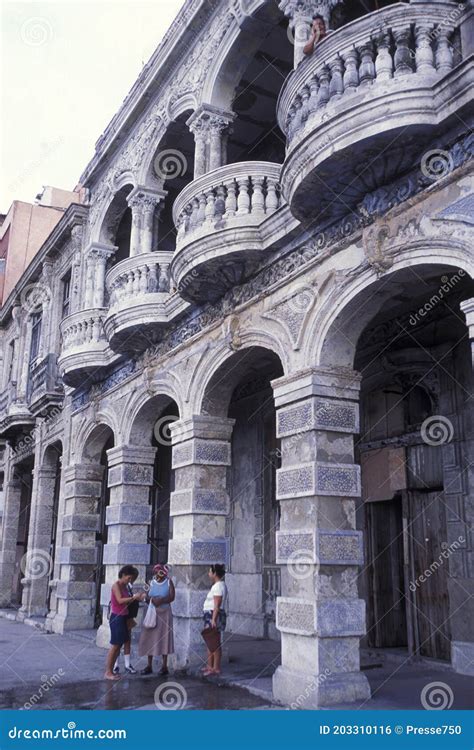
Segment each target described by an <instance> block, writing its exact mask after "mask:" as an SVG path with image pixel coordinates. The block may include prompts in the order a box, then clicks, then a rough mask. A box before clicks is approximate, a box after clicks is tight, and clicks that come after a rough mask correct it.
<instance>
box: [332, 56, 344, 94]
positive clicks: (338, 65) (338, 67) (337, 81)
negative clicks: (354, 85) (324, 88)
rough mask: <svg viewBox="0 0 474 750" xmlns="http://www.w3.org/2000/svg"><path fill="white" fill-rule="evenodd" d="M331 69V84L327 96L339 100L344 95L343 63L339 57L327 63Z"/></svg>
mask: <svg viewBox="0 0 474 750" xmlns="http://www.w3.org/2000/svg"><path fill="white" fill-rule="evenodd" d="M329 67H330V69H331V83H330V84H329V96H330V97H331V99H334V100H336V99H340V98H341V96H342V94H343V93H344V82H343V75H342V74H343V69H344V66H343V63H342V60H341V58H340V57H339V55H338V56H337V57H336V58H335V59H334V60H332V61H331V62H330V63H329Z"/></svg>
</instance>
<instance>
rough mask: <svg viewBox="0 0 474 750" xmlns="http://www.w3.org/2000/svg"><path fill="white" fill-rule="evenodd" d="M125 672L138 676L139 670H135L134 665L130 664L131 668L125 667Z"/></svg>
mask: <svg viewBox="0 0 474 750" xmlns="http://www.w3.org/2000/svg"><path fill="white" fill-rule="evenodd" d="M125 672H126V673H127V674H136V673H137V670H136V669H135V667H132V665H131V664H130V666H129V667H125Z"/></svg>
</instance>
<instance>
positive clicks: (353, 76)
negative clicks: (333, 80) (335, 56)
mask: <svg viewBox="0 0 474 750" xmlns="http://www.w3.org/2000/svg"><path fill="white" fill-rule="evenodd" d="M358 61H359V56H358V54H357V50H356V49H355V47H352V49H350V50H348V51H347V52H346V54H345V55H344V64H345V71H344V79H343V83H344V91H346V92H347V93H351V92H352V91H355V90H356V89H357V88H358V87H359V70H358Z"/></svg>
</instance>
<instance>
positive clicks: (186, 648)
mask: <svg viewBox="0 0 474 750" xmlns="http://www.w3.org/2000/svg"><path fill="white" fill-rule="evenodd" d="M233 426H234V420H233V419H226V418H221V417H209V416H194V417H191V418H190V419H185V420H182V421H179V422H174V423H173V424H171V425H170V430H171V434H172V441H173V468H174V469H175V490H174V492H173V493H172V494H171V507H170V514H171V517H172V518H173V538H172V539H170V543H169V562H170V564H171V565H172V574H173V577H174V580H175V582H176V601H175V603H174V605H173V613H174V625H175V644H176V655H175V663H176V666H178V667H189V666H194V665H202V663H203V659H204V652H205V649H204V648H203V643H202V638H201V635H200V632H201V630H202V608H203V604H204V600H205V597H206V593H207V591H208V589H209V579H208V576H207V571H208V568H209V565H213V564H214V563H224V564H227V562H228V558H229V538H228V534H227V525H226V517H227V515H228V513H229V497H228V494H227V469H228V467H229V466H230V462H231V445H230V438H231V434H232V428H233Z"/></svg>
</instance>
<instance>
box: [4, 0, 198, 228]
mask: <svg viewBox="0 0 474 750" xmlns="http://www.w3.org/2000/svg"><path fill="white" fill-rule="evenodd" d="M183 4H184V2H183V0H80V1H79V2H78V1H77V0H56V2H43V1H42V0H37V1H36V2H31V1H29V2H6V1H5V0H3V2H1V7H0V14H1V16H0V18H1V29H0V31H1V50H0V61H1V70H0V85H1V89H0V91H1V94H0V97H1V98H0V106H1V109H0V126H1V130H0V212H1V213H6V212H7V211H8V208H9V207H10V205H11V203H12V201H13V200H15V199H16V200H24V201H28V202H33V201H34V199H35V197H36V195H37V193H39V192H41V189H42V187H43V186H44V185H53V186H55V187H60V188H64V189H67V190H72V189H73V188H74V186H75V185H76V184H77V182H78V180H79V177H80V175H81V173H82V171H83V170H84V168H85V167H86V165H87V163H88V162H89V160H90V159H91V158H92V156H93V154H94V144H95V142H96V141H97V139H98V138H99V136H100V135H101V133H102V132H103V131H104V129H105V127H106V126H107V124H108V123H109V122H110V120H111V119H112V117H113V115H114V114H115V112H116V111H117V110H118V109H119V107H120V105H121V103H122V101H123V99H124V98H125V96H126V94H127V93H128V91H129V90H130V88H131V86H132V85H133V83H134V81H135V80H136V78H137V76H138V75H139V73H140V70H141V69H142V67H143V65H144V64H145V63H146V62H147V61H148V59H149V58H150V56H151V54H152V53H153V51H154V50H155V48H156V47H157V45H158V44H159V42H160V41H161V39H162V37H163V35H164V34H165V33H166V31H167V29H168V28H169V26H170V24H171V23H172V21H173V19H174V18H175V17H176V15H177V14H178V12H179V10H180V8H181V7H182V6H183Z"/></svg>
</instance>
